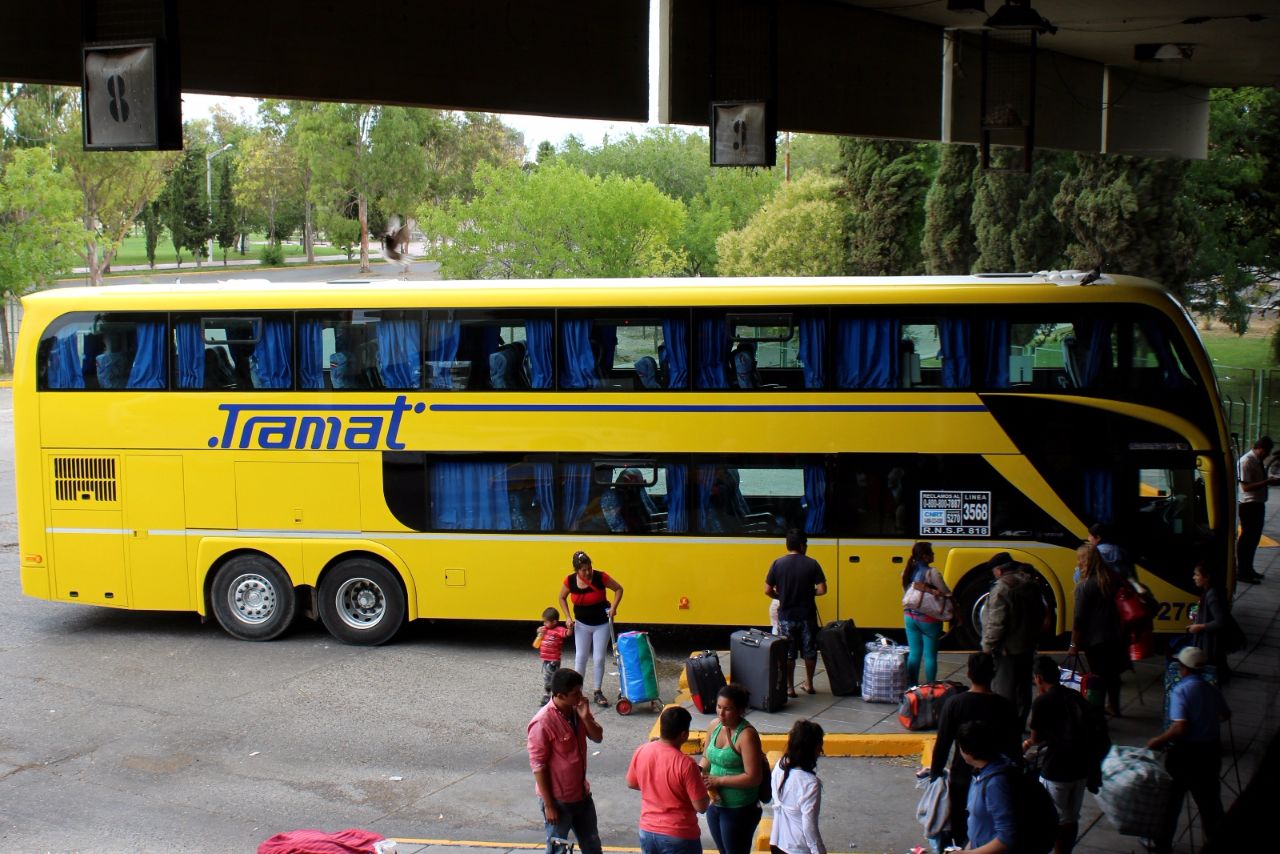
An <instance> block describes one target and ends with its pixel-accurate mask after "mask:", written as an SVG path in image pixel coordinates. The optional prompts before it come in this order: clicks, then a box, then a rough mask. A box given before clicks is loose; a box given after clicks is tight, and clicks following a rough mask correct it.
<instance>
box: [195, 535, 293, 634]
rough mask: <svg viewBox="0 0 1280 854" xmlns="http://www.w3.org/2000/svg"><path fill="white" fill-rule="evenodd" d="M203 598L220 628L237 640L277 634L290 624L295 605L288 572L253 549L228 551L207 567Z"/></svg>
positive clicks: (291, 582) (281, 632) (271, 559)
mask: <svg viewBox="0 0 1280 854" xmlns="http://www.w3.org/2000/svg"><path fill="white" fill-rule="evenodd" d="M205 601H206V602H208V603H209V606H210V610H212V611H213V615H214V617H216V618H217V620H218V624H219V625H220V626H222V628H223V630H225V631H226V632H227V634H229V635H231V636H232V637H234V638H237V639H239V640H252V641H266V640H274V639H275V638H278V637H279V636H280V635H281V634H283V633H284V632H285V631H286V630H287V629H288V628H289V626H291V625H292V624H293V620H294V617H295V616H296V615H297V609H298V600H297V594H296V592H295V590H294V587H293V581H292V579H291V578H290V577H289V573H287V572H285V570H284V567H282V566H281V565H280V564H279V563H277V562H276V561H275V560H274V559H273V558H271V557H269V556H268V555H266V554H263V553H262V552H258V551H254V550H252V549H243V550H239V551H235V552H230V553H228V554H226V555H224V556H223V557H222V558H220V559H219V560H218V562H217V563H216V564H215V565H214V566H213V567H211V568H210V570H209V572H208V574H207V575H206V576H205Z"/></svg>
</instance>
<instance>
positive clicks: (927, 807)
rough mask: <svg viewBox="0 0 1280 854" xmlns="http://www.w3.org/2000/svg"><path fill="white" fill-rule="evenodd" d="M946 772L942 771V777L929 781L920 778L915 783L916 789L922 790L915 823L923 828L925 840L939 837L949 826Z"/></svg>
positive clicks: (949, 811) (949, 804) (949, 812)
mask: <svg viewBox="0 0 1280 854" xmlns="http://www.w3.org/2000/svg"><path fill="white" fill-rule="evenodd" d="M947 774H948V772H947V771H946V770H945V769H944V770H943V772H942V776H940V777H938V778H937V779H934V780H930V779H929V778H928V777H921V778H920V779H919V780H917V781H916V788H917V789H924V794H922V795H921V796H920V802H919V803H918V804H916V821H918V822H920V826H921V827H923V828H924V837H925V839H933V838H935V837H938V836H941V835H942V834H943V832H944V831H946V830H947V829H948V828H949V827H950V826H951V799H950V798H949V797H948V795H947V786H948V785H949V784H948V782H947Z"/></svg>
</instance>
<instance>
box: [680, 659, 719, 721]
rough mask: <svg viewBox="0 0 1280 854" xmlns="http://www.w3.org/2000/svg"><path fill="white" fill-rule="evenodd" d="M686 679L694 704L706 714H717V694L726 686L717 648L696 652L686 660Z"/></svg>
mask: <svg viewBox="0 0 1280 854" xmlns="http://www.w3.org/2000/svg"><path fill="white" fill-rule="evenodd" d="M684 675H685V679H686V680H687V681H688V683H689V694H690V695H692V697H693V705H694V708H696V709H697V710H698V711H700V712H702V713H703V714H704V715H712V714H715V711H716V696H717V695H718V694H719V693H720V689H721V688H723V687H724V671H723V670H721V669H720V656H718V655H716V652H715V650H713V649H708V650H705V651H704V652H699V653H694V654H693V656H691V657H690V658H688V659H686V660H685V663H684Z"/></svg>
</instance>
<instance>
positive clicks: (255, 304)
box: [23, 271, 1164, 312]
mask: <svg viewBox="0 0 1280 854" xmlns="http://www.w3.org/2000/svg"><path fill="white" fill-rule="evenodd" d="M1084 275H1085V274H1084V273H1080V272H1077V271H1069V272H1065V273H1058V272H1053V273H1018V274H984V275H973V276H877V277H809V278H800V277H796V278H791V277H760V278H719V277H708V278H677V279H646V278H635V279H537V280H520V279H492V280H483V281H467V280H453V279H445V280H437V281H401V280H398V279H340V280H334V281H327V282H325V281H322V282H303V283H281V282H272V281H270V280H269V279H232V280H223V281H214V282H182V283H180V282H177V281H175V282H172V283H159V284H146V285H108V286H103V287H96V288H90V287H75V288H55V289H51V290H46V291H40V292H38V293H34V294H29V295H27V296H26V297H24V298H23V303H24V305H26V306H28V307H29V308H32V309H36V308H38V309H39V310H41V311H45V312H60V311H73V310H79V311H86V310H104V311H105V310H111V311H129V310H176V311H180V310H184V309H195V308H198V307H207V306H211V307H219V308H226V309H228V310H231V309H233V308H235V307H242V308H259V309H273V308H274V309H303V308H314V309H325V308H334V309H338V308H353V307H360V308H382V307H386V308H392V307H403V308H408V307H413V306H417V305H424V306H427V307H431V306H442V307H477V308H483V307H489V306H492V307H540V306H546V307H573V306H575V305H583V306H596V305H608V306H615V305H616V306H619V307H624V306H647V305H663V304H677V305H721V304H725V303H726V302H731V303H735V304H740V305H753V304H756V305H769V304H775V305H776V304H779V303H782V304H795V305H804V304H808V303H820V304H828V303H842V302H849V303H864V302H865V303H873V304H874V303H885V304H892V303H896V302H909V303H911V302H920V303H924V302H929V301H934V300H936V301H940V302H960V303H964V302H975V303H981V302H1023V301H1026V302H1048V301H1059V300H1062V301H1070V302H1076V301H1085V302H1093V301H1098V302H1111V301H1130V300H1135V299H1136V300H1139V301H1143V302H1147V301H1151V300H1152V299H1153V298H1154V299H1156V300H1158V299H1159V297H1158V295H1159V294H1163V293H1164V289H1163V288H1161V287H1160V286H1159V285H1157V284H1155V283H1154V282H1151V281H1149V280H1147V279H1140V278H1136V277H1132V276H1111V275H1106V276H1102V277H1101V278H1099V279H1097V280H1096V281H1095V282H1091V283H1090V285H1089V286H1085V287H1081V286H1080V281H1081V278H1082V277H1083V276H1084ZM1098 285H1101V286H1103V287H1096V286H1098ZM1083 290H1088V291H1090V294H1089V295H1087V296H1086V295H1084V294H1083V293H1077V294H1075V295H1074V296H1071V297H1068V296H1067V295H1066V293H1064V291H1083ZM1144 291H1146V292H1148V293H1145V294H1143V293H1142V292H1144ZM228 298H233V299H234V302H235V305H228ZM357 303H358V306H357V305H356V304H357Z"/></svg>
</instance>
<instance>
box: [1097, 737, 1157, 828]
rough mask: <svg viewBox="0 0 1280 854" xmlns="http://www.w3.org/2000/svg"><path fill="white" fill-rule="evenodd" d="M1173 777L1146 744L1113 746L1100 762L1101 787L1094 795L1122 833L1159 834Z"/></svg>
mask: <svg viewBox="0 0 1280 854" xmlns="http://www.w3.org/2000/svg"><path fill="white" fill-rule="evenodd" d="M1172 784H1173V778H1171V777H1170V776H1169V772H1168V771H1166V770H1164V765H1163V764H1161V762H1160V759H1159V758H1158V757H1157V756H1156V754H1155V753H1154V752H1153V751H1151V750H1148V749H1147V748H1145V747H1124V746H1122V745H1115V746H1114V747H1112V748H1111V752H1110V753H1108V754H1107V758H1106V759H1104V760H1103V761H1102V788H1101V789H1099V790H1098V793H1097V794H1096V795H1095V796H1094V797H1096V798H1097V799H1098V806H1099V807H1100V808H1101V809H1102V812H1103V813H1104V814H1105V815H1106V817H1107V819H1108V820H1109V821H1110V822H1111V823H1112V824H1113V825H1115V828H1116V830H1117V831H1119V833H1120V834H1121V835H1122V836H1145V837H1148V838H1150V837H1154V836H1157V835H1158V834H1159V833H1160V828H1161V823H1162V822H1163V820H1164V808H1165V803H1166V802H1167V801H1168V799H1169V787H1170V786H1171V785H1172Z"/></svg>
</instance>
